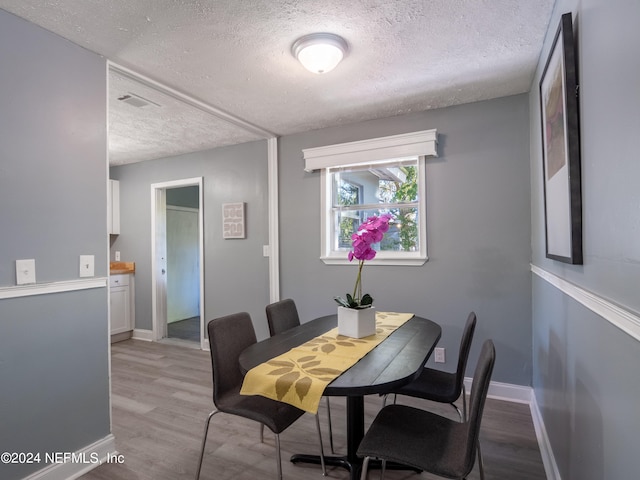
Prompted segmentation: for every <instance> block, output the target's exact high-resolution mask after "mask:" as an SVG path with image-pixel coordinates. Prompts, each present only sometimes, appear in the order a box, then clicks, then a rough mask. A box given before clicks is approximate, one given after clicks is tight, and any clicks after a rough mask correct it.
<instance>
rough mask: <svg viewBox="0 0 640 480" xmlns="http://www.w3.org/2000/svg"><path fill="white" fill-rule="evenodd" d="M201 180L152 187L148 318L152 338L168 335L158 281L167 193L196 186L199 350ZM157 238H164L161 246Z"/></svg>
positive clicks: (204, 341) (163, 293) (203, 340)
mask: <svg viewBox="0 0 640 480" xmlns="http://www.w3.org/2000/svg"><path fill="white" fill-rule="evenodd" d="M203 184H204V181H203V177H194V178H185V179H181V180H172V181H169V182H161V183H153V184H151V317H152V339H153V340H154V341H158V340H161V339H162V338H164V337H166V332H167V295H166V286H164V287H163V282H161V281H160V275H161V273H159V272H158V265H157V263H158V261H157V258H156V257H157V254H158V252H159V251H163V250H164V251H165V253H166V223H167V222H166V211H167V210H166V204H167V202H166V191H167V189H168V188H179V187H192V186H197V187H198V256H199V264H200V265H199V270H200V271H199V281H200V304H199V309H200V348H201V349H203V350H206V349H208V343H209V342H208V341H207V339H206V338H205V332H204V328H205V325H204V318H205V317H204V308H205V301H204V211H203V203H204V202H203V198H204V196H203ZM160 238H164V242H165V244H164V246H163V245H161V244H160V243H159V242H160V240H159V239H160Z"/></svg>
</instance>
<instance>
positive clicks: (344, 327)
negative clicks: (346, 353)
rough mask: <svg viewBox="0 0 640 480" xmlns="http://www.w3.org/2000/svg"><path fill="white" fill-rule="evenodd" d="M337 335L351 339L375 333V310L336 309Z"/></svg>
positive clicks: (372, 308) (370, 308)
mask: <svg viewBox="0 0 640 480" xmlns="http://www.w3.org/2000/svg"><path fill="white" fill-rule="evenodd" d="M338 333H339V334H340V335H345V336H347V337H352V338H362V337H368V336H369V335H373V334H375V333H376V309H375V307H369V308H346V307H338Z"/></svg>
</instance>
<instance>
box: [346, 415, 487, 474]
mask: <svg viewBox="0 0 640 480" xmlns="http://www.w3.org/2000/svg"><path fill="white" fill-rule="evenodd" d="M398 445H402V446H403V447H402V448H398ZM473 452H474V450H472V451H471V452H468V451H467V424H466V423H459V422H456V421H453V420H449V419H448V418H445V417H441V416H439V415H436V414H434V413H431V412H428V411H425V410H420V409H417V408H414V407H409V406H406V405H389V406H386V407H384V408H383V409H382V410H380V412H379V413H378V416H377V417H376V419H375V420H374V422H373V423H372V425H371V427H370V428H369V431H368V432H367V434H366V435H365V437H364V439H363V440H362V442H361V443H360V446H359V448H358V456H359V457H380V458H385V459H386V460H387V461H391V462H397V463H401V464H403V465H408V466H410V467H414V468H417V469H420V470H425V471H428V472H431V473H435V474H436V475H440V476H442V477H446V478H463V477H464V476H465V475H467V474H468V473H469V472H470V471H471V468H472V467H473V462H474V460H475V456H474V454H473ZM469 457H471V458H469Z"/></svg>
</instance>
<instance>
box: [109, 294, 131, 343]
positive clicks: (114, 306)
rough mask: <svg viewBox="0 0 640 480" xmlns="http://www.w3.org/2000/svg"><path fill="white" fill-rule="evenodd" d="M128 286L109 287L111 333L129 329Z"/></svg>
mask: <svg viewBox="0 0 640 480" xmlns="http://www.w3.org/2000/svg"><path fill="white" fill-rule="evenodd" d="M129 315H130V297H129V287H128V286H126V287H113V288H112V289H111V335H113V334H116V333H122V332H126V331H128V330H131V318H130V317H129Z"/></svg>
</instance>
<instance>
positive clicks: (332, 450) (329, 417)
mask: <svg viewBox="0 0 640 480" xmlns="http://www.w3.org/2000/svg"><path fill="white" fill-rule="evenodd" d="M324 398H326V399H327V419H328V420H329V447H331V453H333V454H335V453H336V451H335V450H334V449H333V428H332V427H331V405H330V404H329V397H324Z"/></svg>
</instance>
